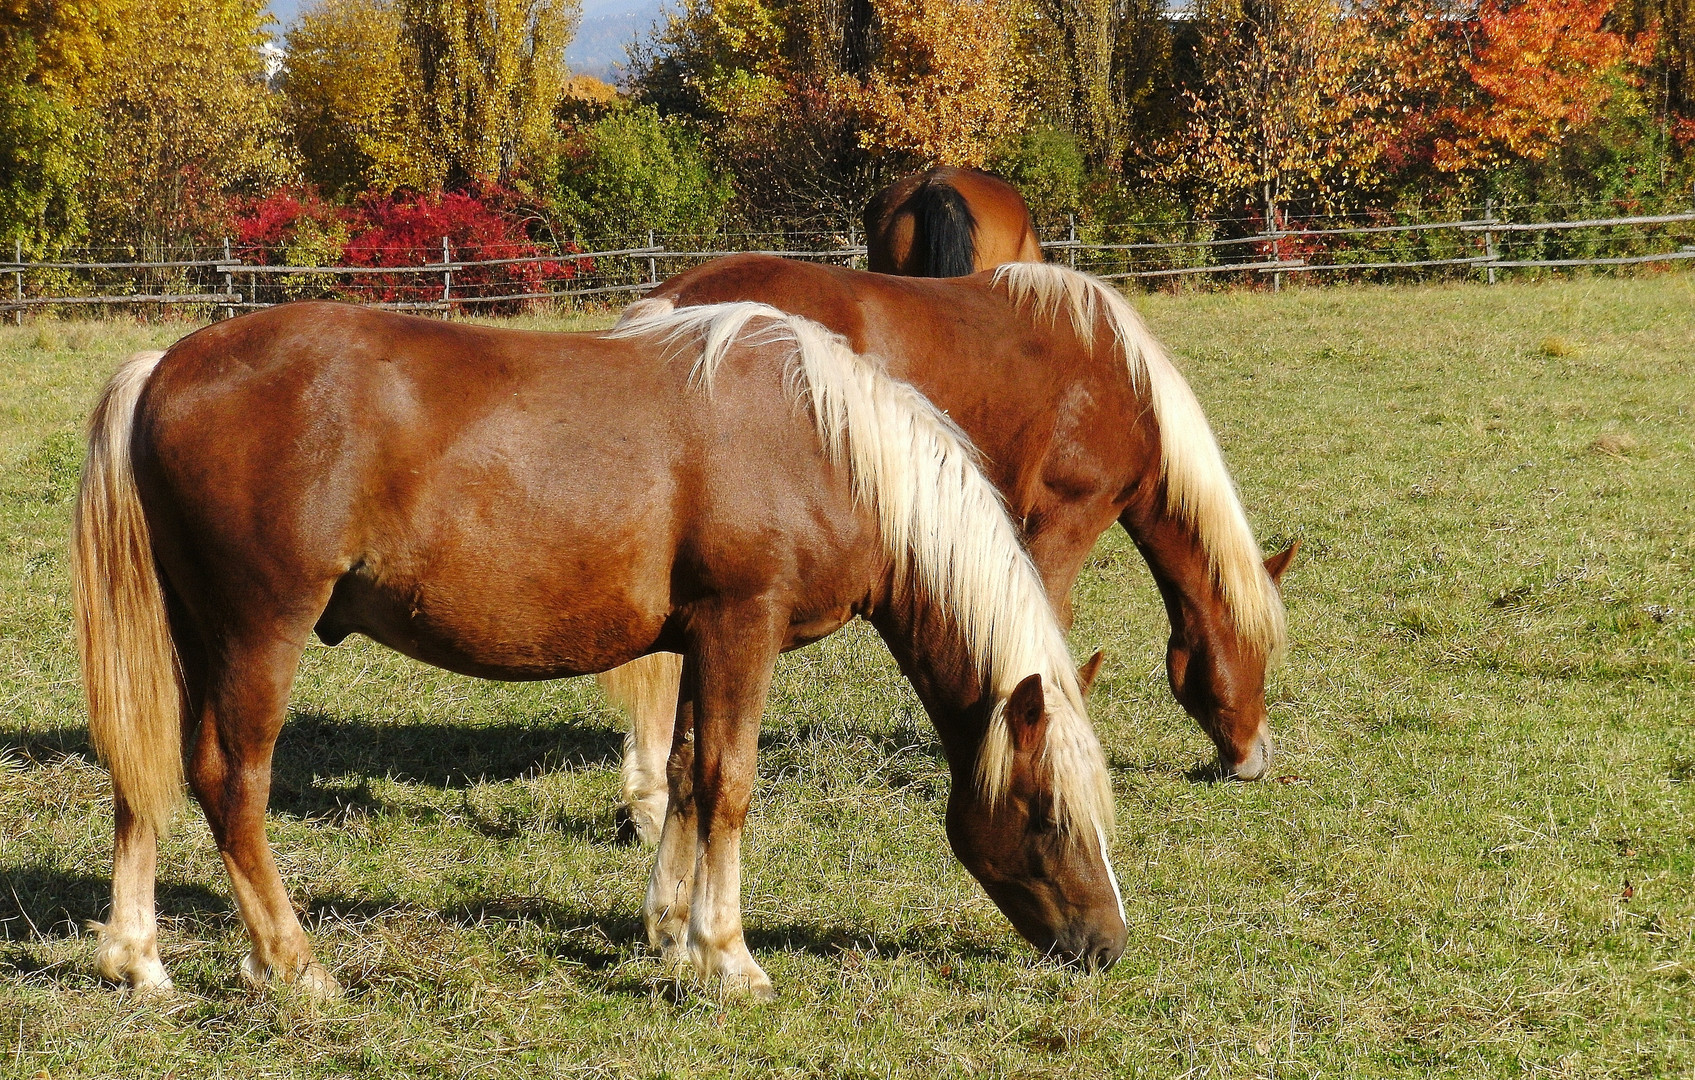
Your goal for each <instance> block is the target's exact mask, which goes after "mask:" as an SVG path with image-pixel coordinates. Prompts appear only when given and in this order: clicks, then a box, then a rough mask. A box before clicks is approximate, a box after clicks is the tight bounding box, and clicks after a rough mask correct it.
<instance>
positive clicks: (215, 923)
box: [0, 864, 1019, 998]
mask: <svg viewBox="0 0 1695 1080" xmlns="http://www.w3.org/2000/svg"><path fill="white" fill-rule="evenodd" d="M110 894H111V881H110V879H109V878H107V877H104V876H96V875H91V874H77V873H69V872H66V871H64V870H61V869H58V868H56V867H52V866H46V865H40V864H26V865H22V866H12V867H0V978H4V977H8V976H23V975H33V976H36V977H39V978H46V979H48V980H49V981H51V982H54V983H60V984H63V985H66V986H70V985H72V984H76V985H84V984H86V983H87V981H88V979H89V977H90V975H91V974H92V972H91V971H88V970H82V969H80V968H78V967H68V966H66V965H65V964H63V963H62V962H60V963H43V962H42V961H41V960H40V959H38V958H37V957H35V956H32V955H31V953H30V952H29V951H28V950H26V949H19V948H14V947H8V946H10V945H12V944H13V943H18V942H28V941H53V940H63V939H66V938H71V937H75V936H78V935H79V934H81V933H83V932H84V930H83V927H84V926H85V920H87V919H89V918H91V917H95V916H103V915H104V913H105V911H106V907H107V903H108V900H109V898H110ZM157 901H158V910H159V916H160V920H161V923H162V926H163V928H164V930H165V932H166V933H167V934H169V935H170V936H172V937H174V938H176V939H177V940H176V945H177V946H179V947H180V946H181V945H182V944H183V942H184V941H185V940H192V939H199V940H200V941H201V942H202V943H203V946H204V947H206V948H213V947H222V946H221V945H219V944H218V942H219V940H220V939H222V938H223V937H224V936H225V935H226V934H227V933H228V931H229V930H230V929H231V928H232V924H233V923H235V921H236V920H237V918H238V916H237V913H236V910H235V906H234V904H233V903H232V902H231V901H230V899H229V898H228V897H227V896H225V895H223V894H221V893H219V892H216V891H214V890H212V889H209V888H206V887H204V886H201V885H193V884H182V883H178V882H173V881H172V880H170V878H169V877H168V876H167V877H164V878H161V879H160V881H159V883H158V888H157ZM405 919H412V920H415V921H420V922H422V923H424V924H430V923H436V924H445V925H447V926H450V927H455V928H460V929H480V930H485V931H486V930H488V928H489V927H490V925H491V924H500V923H505V924H510V925H513V926H516V927H521V928H528V929H533V930H538V931H540V932H541V934H542V935H543V936H544V937H545V938H546V939H547V946H546V947H547V949H548V950H549V952H550V953H551V954H552V955H553V956H555V957H556V958H558V959H561V960H565V961H567V962H569V963H572V964H575V965H579V966H581V967H582V968H584V969H586V970H589V971H596V972H605V973H606V974H607V986H606V992H607V993H608V994H618V995H628V996H634V997H642V998H646V997H648V996H649V995H650V994H651V993H652V991H653V989H654V986H655V983H656V981H659V982H664V981H668V977H663V976H661V975H660V974H659V973H658V969H657V968H656V967H653V966H650V965H638V966H636V967H635V968H631V967H628V966H627V965H628V964H629V962H630V961H631V960H633V959H636V958H638V957H641V956H643V955H645V954H646V933H645V931H644V930H643V928H642V924H641V920H640V919H639V918H637V917H636V916H634V915H632V914H630V913H629V912H628V911H617V910H598V909H595V908H592V907H589V906H586V905H582V904H576V903H568V902H563V903H562V902H559V901H555V900H550V899H546V898H543V897H533V896H489V897H470V898H467V899H464V900H462V901H459V902H456V903H453V904H449V905H445V906H441V907H432V906H429V905H423V904H414V903H395V902H393V901H382V900H377V899H369V898H361V897H353V896H341V895H321V896H315V897H313V898H312V899H311V900H310V901H308V903H307V904H306V907H305V910H304V912H303V913H302V919H301V922H302V924H303V925H304V926H305V928H306V931H307V933H308V934H311V935H313V936H314V937H316V938H319V939H320V940H323V939H326V938H329V937H332V936H333V935H334V934H335V933H336V928H337V925H338V924H359V923H380V922H383V921H387V920H405ZM411 936H412V937H414V938H416V940H417V941H418V942H419V944H418V946H417V947H418V949H419V950H420V952H419V958H420V959H422V958H423V956H424V954H425V952H426V951H427V950H429V949H431V948H434V947H439V946H432V945H431V944H430V941H432V940H434V938H433V935H431V934H429V933H427V932H426V933H420V934H416V935H411ZM746 937H747V943H748V946H749V947H750V948H751V949H753V950H754V951H755V952H756V953H772V952H800V953H806V954H809V955H812V956H817V957H821V958H824V959H829V960H834V959H839V958H840V957H842V956H843V955H845V954H848V953H858V954H861V955H864V954H871V955H881V956H893V955H913V956H917V957H919V958H921V959H922V960H923V961H924V962H926V963H929V964H938V965H939V964H945V963H948V962H950V961H958V960H960V959H976V960H1006V959H1009V958H1012V957H1014V956H1016V955H1017V952H1018V950H1019V946H1018V945H1017V943H1015V942H1013V941H1011V940H1010V939H1009V940H1007V941H1006V942H1004V943H998V944H984V943H981V942H978V941H971V940H967V939H966V938H965V937H963V936H962V935H961V934H959V933H958V932H957V931H954V930H951V929H950V928H948V927H945V926H936V925H931V926H925V927H919V928H913V929H911V930H908V931H906V932H904V933H900V934H895V935H889V934H880V933H877V932H873V931H871V930H868V929H865V928H863V927H856V926H852V925H830V924H826V923H820V922H794V923H787V924H782V923H779V924H776V925H758V924H755V925H750V926H748V927H747V930H746ZM331 959H332V961H333V957H331ZM341 974H342V976H343V977H344V979H346V980H347V981H348V982H349V989H350V990H352V991H353V992H354V993H356V994H357V993H358V992H359V991H360V990H361V989H362V986H361V983H362V982H363V981H364V980H362V979H361V978H360V977H359V976H358V975H357V974H354V973H351V972H343V973H341ZM669 981H675V980H669ZM685 981H686V980H685ZM238 985H239V978H238V977H237V976H236V974H235V971H234V969H233V967H232V968H231V970H230V973H229V978H228V981H227V983H224V984H222V985H218V984H213V985H206V986H197V987H194V989H195V990H196V992H199V993H207V994H216V993H220V992H222V991H224V990H228V989H230V988H232V987H236V986H238Z"/></svg>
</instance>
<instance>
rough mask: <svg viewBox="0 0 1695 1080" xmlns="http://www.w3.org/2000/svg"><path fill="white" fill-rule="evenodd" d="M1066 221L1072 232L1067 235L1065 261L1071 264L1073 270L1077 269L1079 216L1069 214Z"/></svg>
mask: <svg viewBox="0 0 1695 1080" xmlns="http://www.w3.org/2000/svg"><path fill="white" fill-rule="evenodd" d="M1065 220H1066V221H1068V222H1070V223H1071V224H1070V230H1069V231H1068V232H1067V234H1066V240H1067V244H1066V247H1065V259H1066V261H1067V262H1068V263H1070V264H1071V269H1073V270H1075V269H1077V215H1076V214H1067V215H1065Z"/></svg>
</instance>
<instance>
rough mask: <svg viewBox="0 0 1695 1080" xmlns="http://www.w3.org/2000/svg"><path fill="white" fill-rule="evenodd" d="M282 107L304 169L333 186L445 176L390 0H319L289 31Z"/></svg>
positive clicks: (408, 184) (426, 181) (433, 180)
mask: <svg viewBox="0 0 1695 1080" xmlns="http://www.w3.org/2000/svg"><path fill="white" fill-rule="evenodd" d="M287 51H288V65H287V68H286V70H285V71H284V74H283V79H282V91H283V98H284V103H285V104H284V108H283V115H284V118H285V120H286V122H287V124H288V128H289V132H290V134H291V136H292V138H293V140H294V144H295V146H296V147H297V148H298V149H299V151H300V157H301V160H302V162H303V165H304V169H305V172H306V177H307V179H308V180H310V181H311V182H312V183H313V184H315V185H316V186H317V187H318V188H319V189H321V190H323V191H325V192H328V193H332V194H349V193H354V192H360V191H375V192H378V193H380V194H385V195H386V194H388V193H390V192H393V191H395V190H396V189H398V188H411V189H413V190H417V191H427V190H430V189H432V188H437V187H440V186H441V183H442V180H443V178H444V177H445V168H444V165H443V162H442V161H441V159H439V158H438V157H436V156H435V155H434V154H433V153H432V152H431V147H430V145H429V140H428V139H427V138H426V136H425V130H424V119H423V115H422V111H421V107H420V106H421V102H420V94H419V92H418V88H419V85H420V78H419V73H418V65H417V63H416V60H415V58H414V57H413V55H412V52H411V50H410V48H409V47H408V43H407V40H406V36H405V33H404V28H403V26H402V24H401V18H400V10H399V9H398V8H397V7H395V6H394V4H393V3H391V2H389V0H320V2H319V3H318V4H316V5H315V6H313V7H310V8H307V9H306V10H305V11H303V12H302V13H301V14H300V17H299V19H298V20H297V21H296V22H295V24H294V27H293V29H291V30H290V31H289V35H288V50H287Z"/></svg>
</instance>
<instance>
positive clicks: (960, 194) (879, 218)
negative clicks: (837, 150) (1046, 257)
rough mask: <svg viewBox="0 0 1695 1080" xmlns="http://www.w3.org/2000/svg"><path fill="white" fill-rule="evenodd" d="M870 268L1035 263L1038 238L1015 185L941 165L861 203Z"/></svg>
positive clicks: (944, 273) (973, 268)
mask: <svg viewBox="0 0 1695 1080" xmlns="http://www.w3.org/2000/svg"><path fill="white" fill-rule="evenodd" d="M865 251H866V262H867V265H869V266H870V268H871V269H872V270H874V271H876V272H878V273H882V274H905V275H908V276H910V277H964V276H965V275H967V274H973V273H976V272H977V271H979V270H988V269H990V268H991V267H995V266H999V265H1000V264H1002V263H1009V262H1038V263H1039V262H1041V261H1042V244H1041V241H1039V240H1038V239H1036V226H1035V223H1034V222H1033V221H1031V219H1030V207H1029V206H1028V205H1026V204H1025V202H1024V196H1022V195H1020V194H1019V193H1018V189H1017V188H1015V187H1013V186H1012V185H1011V184H1009V183H1007V182H1006V181H1005V180H1002V179H1001V178H1000V177H998V176H993V175H991V174H989V173H986V172H982V171H980V170H978V169H962V168H956V167H954V166H952V165H940V166H937V167H936V168H934V169H930V170H928V171H926V172H921V173H914V174H912V175H911V176H907V177H903V178H902V179H900V180H897V181H895V182H894V183H893V184H891V185H889V186H888V187H886V188H884V189H883V190H882V191H880V192H878V193H877V194H876V195H875V196H873V197H872V199H871V202H870V204H869V205H867V206H866V208H865Z"/></svg>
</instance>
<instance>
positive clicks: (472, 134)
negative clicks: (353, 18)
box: [399, 0, 580, 188]
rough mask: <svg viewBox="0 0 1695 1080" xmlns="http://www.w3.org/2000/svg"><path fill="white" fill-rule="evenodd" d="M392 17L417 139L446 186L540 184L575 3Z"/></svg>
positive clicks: (498, 2) (479, 4) (516, 0)
mask: <svg viewBox="0 0 1695 1080" xmlns="http://www.w3.org/2000/svg"><path fill="white" fill-rule="evenodd" d="M399 10H400V15H401V21H402V25H403V28H404V29H403V33H404V36H405V39H406V41H407V43H408V45H409V46H410V49H411V51H412V54H413V58H414V60H415V62H416V64H417V71H418V92H419V109H420V113H421V117H422V123H423V132H424V133H425V137H426V138H427V139H428V140H429V142H430V145H431V148H432V150H433V152H434V154H435V156H436V157H437V158H438V159H439V160H440V161H441V162H442V163H443V165H444V167H445V170H446V181H447V183H448V184H450V185H453V186H458V185H461V184H464V183H466V182H469V181H483V182H490V181H492V182H497V183H501V184H508V185H512V186H515V187H519V188H528V187H531V186H532V185H533V183H534V182H536V181H539V180H540V179H542V178H543V177H544V176H545V175H546V174H547V173H548V172H549V171H550V168H549V166H550V164H551V161H552V157H553V154H554V152H555V150H556V137H555V133H554V119H553V113H554V108H555V107H556V106H557V105H558V104H559V101H560V98H561V96H562V95H563V92H564V86H565V79H566V75H567V72H566V67H565V47H566V46H567V45H568V44H570V41H571V35H572V34H573V33H574V32H575V29H576V23H577V18H578V15H579V13H580V0H399Z"/></svg>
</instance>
